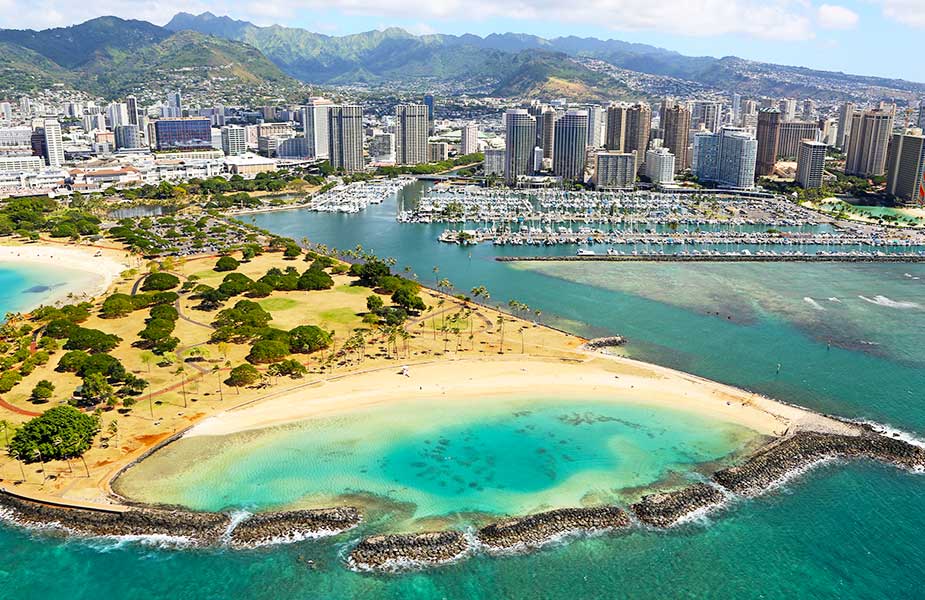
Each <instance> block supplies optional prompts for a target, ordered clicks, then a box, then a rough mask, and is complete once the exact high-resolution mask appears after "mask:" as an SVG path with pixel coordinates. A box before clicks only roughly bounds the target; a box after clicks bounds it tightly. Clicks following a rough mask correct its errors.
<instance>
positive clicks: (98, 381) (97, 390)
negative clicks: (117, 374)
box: [81, 373, 116, 406]
mask: <svg viewBox="0 0 925 600" xmlns="http://www.w3.org/2000/svg"><path fill="white" fill-rule="evenodd" d="M81 397H82V398H83V402H82V404H89V405H98V404H107V405H109V406H111V405H113V404H115V401H116V394H115V390H114V389H113V387H112V385H110V384H109V382H108V381H106V377H105V376H104V375H103V374H102V373H90V374H88V375H87V376H86V377H84V378H83V388H82V391H81Z"/></svg>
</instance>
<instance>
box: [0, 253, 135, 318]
mask: <svg viewBox="0 0 925 600" xmlns="http://www.w3.org/2000/svg"><path fill="white" fill-rule="evenodd" d="M4 264H11V265H30V264H31V265H41V266H43V267H50V268H64V269H70V270H73V271H81V272H83V273H88V274H91V275H93V276H94V281H93V282H92V283H90V284H88V285H85V286H83V287H82V288H80V289H77V290H74V289H70V290H62V291H59V292H54V291H52V292H51V293H49V294H48V295H46V296H44V298H43V300H42V302H41V303H40V304H55V303H57V302H61V301H63V300H65V299H66V298H67V296H68V295H70V294H73V295H75V296H86V297H88V298H98V297H100V296H102V295H104V294H105V293H106V292H107V291H108V290H109V288H110V287H111V286H112V285H113V283H114V282H116V281H117V280H118V278H119V276H120V274H121V273H122V272H123V271H125V270H127V269H130V268H131V266H130V264H129V262H128V258H127V257H126V256H125V255H124V253H120V252H117V251H115V250H110V249H102V248H94V247H92V246H91V247H86V246H79V245H57V244H53V243H48V242H47V241H45V240H42V241H40V242H37V243H33V244H10V243H7V242H6V241H3V242H0V266H3V265H4ZM29 308H30V309H31V308H34V307H29Z"/></svg>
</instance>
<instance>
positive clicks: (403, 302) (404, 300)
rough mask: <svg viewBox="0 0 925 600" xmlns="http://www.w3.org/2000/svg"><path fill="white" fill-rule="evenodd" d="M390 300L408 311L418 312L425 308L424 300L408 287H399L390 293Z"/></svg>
mask: <svg viewBox="0 0 925 600" xmlns="http://www.w3.org/2000/svg"><path fill="white" fill-rule="evenodd" d="M392 302H394V303H395V304H397V305H398V306H400V307H401V308H403V309H405V310H406V311H409V312H420V311H422V310H426V309H427V305H426V304H424V300H422V299H421V297H420V296H418V295H417V294H416V293H414V292H413V291H412V290H411V289H410V288H409V287H401V288H399V289H397V290H395V293H393V294H392Z"/></svg>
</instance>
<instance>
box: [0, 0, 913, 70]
mask: <svg viewBox="0 0 925 600" xmlns="http://www.w3.org/2000/svg"><path fill="white" fill-rule="evenodd" d="M21 1H22V0H0V7H2V8H4V10H3V11H0V27H2V28H9V29H28V28H32V29H44V28H50V27H64V26H69V25H74V24H77V23H80V22H83V21H86V20H87V19H90V18H94V17H98V16H105V15H115V16H118V17H122V18H128V19H140V20H147V21H150V22H152V23H155V24H158V25H163V24H165V23H166V22H167V21H169V20H170V18H171V17H172V16H173V15H174V14H175V13H177V12H181V11H187V12H194V13H195V12H204V11H210V12H213V13H214V14H216V15H219V16H225V15H227V16H229V17H230V18H233V19H240V20H247V21H250V22H252V23H254V24H256V25H260V26H266V25H273V24H279V25H283V26H286V27H297V28H303V29H307V30H309V31H313V32H317V33H322V34H327V35H334V36H342V35H348V34H352V33H359V32H363V31H370V30H375V29H384V28H386V27H401V28H404V29H406V30H408V31H409V32H411V33H414V34H430V33H443V34H453V35H462V34H467V33H468V34H475V35H480V36H485V35H489V34H492V33H495V34H503V33H511V32H513V33H521V34H527V35H537V36H540V37H545V38H554V37H563V36H570V35H575V36H579V37H595V38H599V39H619V40H624V41H627V42H634V43H645V44H650V45H653V46H657V47H661V48H666V49H668V50H672V51H675V52H679V53H681V54H684V55H689V56H714V57H722V56H739V57H741V58H745V59H749V60H756V61H761V62H769V63H775V64H782V65H793V66H805V67H808V68H814V69H820V70H832V71H841V72H845V73H852V74H868V75H878V76H885V77H897V78H903V79H907V80H912V81H925V64H923V63H922V62H921V61H917V60H916V59H915V56H916V53H914V52H912V53H910V52H908V48H910V47H914V46H915V44H916V43H917V42H918V36H920V35H921V32H922V31H923V29H925V4H923V5H921V6H913V5H912V4H910V3H908V2H905V3H904V2H903V1H902V0H876V1H874V2H868V1H864V0H838V1H836V2H831V3H829V2H793V1H791V0H775V1H773V2H770V3H764V4H760V5H759V4H758V3H754V2H752V0H733V1H731V2H725V3H723V5H722V6H719V7H716V6H713V5H712V4H710V1H709V0H697V2H694V3H691V2H684V3H680V5H677V6H676V5H675V4H676V3H675V2H667V3H658V4H657V5H652V6H649V5H648V4H643V3H638V2H636V0H620V1H618V2H614V3H611V4H609V5H608V6H607V7H606V8H604V9H600V7H598V8H596V9H595V11H593V12H594V14H590V13H591V12H592V11H589V10H583V9H573V8H569V9H568V10H566V9H565V7H558V6H555V5H551V4H550V5H546V4H544V3H542V2H539V1H538V0H530V1H528V2H526V3H522V5H519V7H520V8H521V9H523V10H520V9H519V12H518V13H517V14H507V13H506V12H504V10H505V9H502V8H499V7H497V6H494V5H490V4H485V5H478V6H476V7H472V6H468V5H467V7H466V10H465V18H457V17H461V16H462V15H461V14H459V13H462V12H463V9H462V7H461V6H458V5H455V4H452V3H431V4H429V5H427V6H425V7H421V8H420V9H418V8H414V9H413V10H412V8H413V7H411V6H410V5H408V6H406V5H405V4H404V3H390V4H387V5H371V4H368V5H367V4H365V3H359V4H357V3H345V4H343V5H341V4H340V3H339V2H337V1H336V0H335V1H334V2H326V3H324V4H321V3H316V2H314V1H312V0H309V1H306V2H297V3H291V4H283V5H273V6H267V5H259V6H258V5H244V4H240V5H239V4H237V3H234V2H221V3H219V2H212V1H199V2H194V3H192V4H190V3H177V4H173V3H166V4H164V3H157V4H155V3H152V2H141V3H131V4H130V3H127V2H122V1H121V0H115V1H111V2H107V3H105V4H98V5H94V6H90V7H87V6H80V7H79V8H78V7H77V6H76V5H72V4H71V3H67V2H63V0H46V1H45V2H43V3H42V7H43V8H44V9H45V10H40V11H36V10H34V7H33V6H32V5H30V6H28V7H26V6H22V7H20V6H19V3H20V2H21ZM636 5H638V6H636ZM601 10H602V11H603V12H601ZM628 14H633V16H632V17H628V16H627V15H628ZM472 15H478V16H477V17H476V18H474V19H473V18H472ZM603 22H606V23H608V26H601V25H600V23H603ZM885 56H891V57H893V58H894V60H883V59H884V57H885Z"/></svg>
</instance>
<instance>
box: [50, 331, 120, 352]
mask: <svg viewBox="0 0 925 600" xmlns="http://www.w3.org/2000/svg"><path fill="white" fill-rule="evenodd" d="M121 341H122V338H120V337H119V336H117V335H113V334H110V333H105V332H103V331H100V330H99V329H88V328H86V327H79V326H75V327H74V329H73V330H72V331H71V333H70V335H69V336H68V338H67V342H66V343H65V344H64V349H65V350H87V351H89V352H91V353H97V352H109V351H110V350H112V349H113V348H115V347H116V346H118V345H119V342H121Z"/></svg>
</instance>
